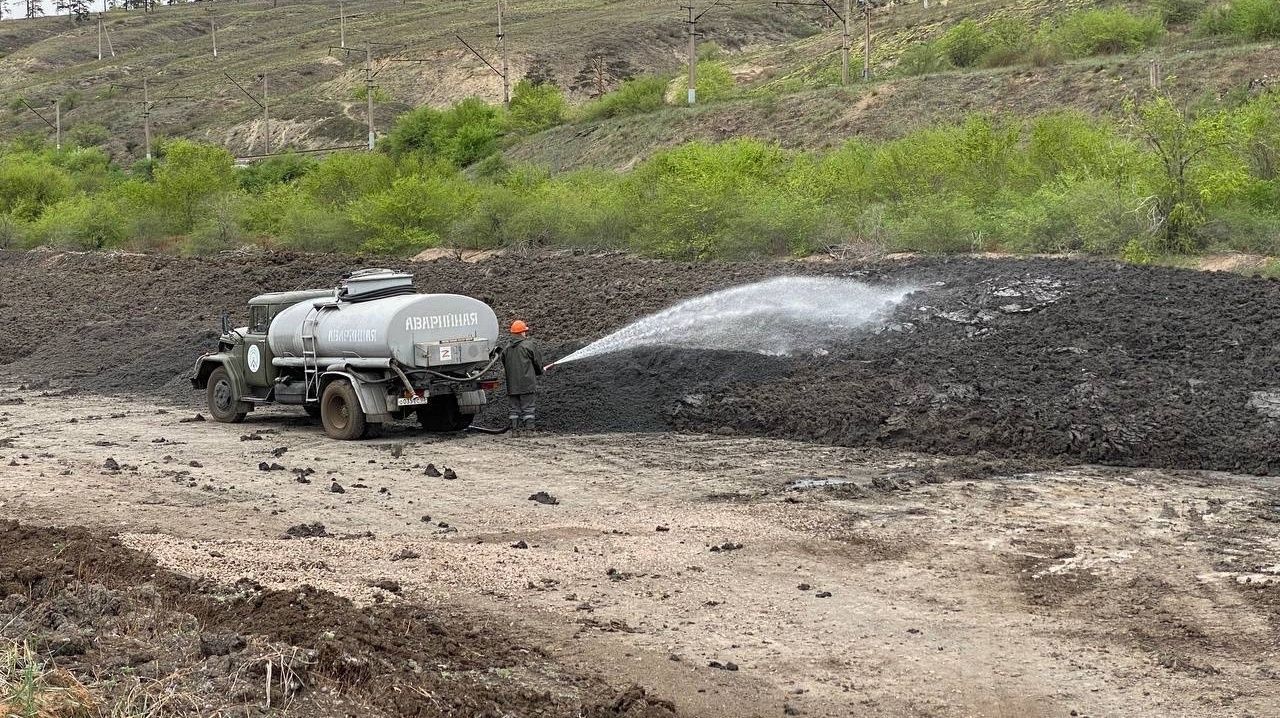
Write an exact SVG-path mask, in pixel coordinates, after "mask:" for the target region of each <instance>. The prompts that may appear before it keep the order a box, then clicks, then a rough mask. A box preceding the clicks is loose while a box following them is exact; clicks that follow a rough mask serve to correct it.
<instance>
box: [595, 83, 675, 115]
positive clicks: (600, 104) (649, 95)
mask: <svg viewBox="0 0 1280 718" xmlns="http://www.w3.org/2000/svg"><path fill="white" fill-rule="evenodd" d="M666 91H667V81H666V80H664V79H662V78H661V77H637V78H632V79H630V80H627V81H625V82H623V83H622V86H621V87H619V88H618V89H616V90H614V91H613V92H610V93H608V94H606V95H605V96H603V97H601V98H600V99H598V100H595V101H593V102H590V103H588V104H587V105H586V106H584V107H583V108H582V117H583V119H586V120H604V119H609V118H611V117H625V116H627V115H638V114H642V113H645V112H653V111H654V110H658V109H661V108H662V106H663V105H665V104H666V101H665V99H664V96H665V94H666Z"/></svg>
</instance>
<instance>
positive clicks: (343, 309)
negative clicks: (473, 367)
mask: <svg viewBox="0 0 1280 718" xmlns="http://www.w3.org/2000/svg"><path fill="white" fill-rule="evenodd" d="M412 292H413V278H412V277H410V276H409V275H407V274H399V273H395V272H389V271H387V270H377V271H374V270H366V271H365V272H362V273H359V274H357V275H353V276H352V277H351V278H349V279H347V280H345V281H344V282H343V284H342V285H340V286H339V288H338V291H337V293H336V295H335V296H336V299H335V298H324V299H317V300H309V301H303V302H300V303H298V304H295V305H293V306H292V307H289V308H287V309H284V310H282V311H281V312H280V313H279V314H277V315H276V316H275V318H274V319H273V320H272V322H271V327H270V328H269V329H268V331H267V343H268V345H269V346H270V347H271V353H272V354H273V355H274V356H276V357H301V356H303V334H304V332H305V331H306V330H307V329H308V325H309V328H310V331H311V334H312V336H314V337H315V351H316V355H317V358H318V360H320V361H321V362H322V363H323V362H324V360H326V359H328V360H334V359H353V358H363V359H386V358H390V359H395V360H397V361H398V362H400V363H402V364H405V365H407V366H411V367H438V366H454V365H466V364H475V363H480V362H486V361H488V360H489V355H490V353H491V352H492V351H493V349H494V348H495V347H497V345H498V318H497V316H496V315H495V314H494V312H493V309H491V308H490V307H489V305H487V304H485V303H484V302H482V301H480V300H478V299H473V298H471V297H465V296H462V295H459V294H416V293H412Z"/></svg>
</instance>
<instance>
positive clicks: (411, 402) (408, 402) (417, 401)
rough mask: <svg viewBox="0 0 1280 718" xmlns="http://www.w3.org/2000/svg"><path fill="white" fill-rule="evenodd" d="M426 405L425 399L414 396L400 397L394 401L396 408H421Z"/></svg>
mask: <svg viewBox="0 0 1280 718" xmlns="http://www.w3.org/2000/svg"><path fill="white" fill-rule="evenodd" d="M426 403H427V397H425V396H415V397H413V398H408V399H407V398H405V397H403V396H402V397H400V398H399V399H396V406H422V405H423V404H426Z"/></svg>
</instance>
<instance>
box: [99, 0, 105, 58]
mask: <svg viewBox="0 0 1280 718" xmlns="http://www.w3.org/2000/svg"><path fill="white" fill-rule="evenodd" d="M103 4H105V3H103ZM98 62H102V15H101V14H99V15H98Z"/></svg>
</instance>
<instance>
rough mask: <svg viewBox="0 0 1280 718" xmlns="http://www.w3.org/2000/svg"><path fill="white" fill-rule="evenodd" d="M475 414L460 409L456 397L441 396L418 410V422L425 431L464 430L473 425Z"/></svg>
mask: <svg viewBox="0 0 1280 718" xmlns="http://www.w3.org/2000/svg"><path fill="white" fill-rule="evenodd" d="M474 418H475V414H463V413H462V412H461V411H459V410H458V400H457V398H456V397H452V396H447V397H441V398H440V399H439V400H438V401H435V402H433V403H432V404H430V405H428V406H427V407H426V408H425V409H419V410H418V422H419V423H421V424H422V428H423V430H425V431H462V430H463V429H466V428H467V427H468V426H471V420H472V419H474Z"/></svg>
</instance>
